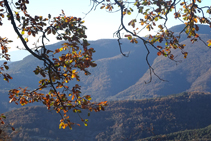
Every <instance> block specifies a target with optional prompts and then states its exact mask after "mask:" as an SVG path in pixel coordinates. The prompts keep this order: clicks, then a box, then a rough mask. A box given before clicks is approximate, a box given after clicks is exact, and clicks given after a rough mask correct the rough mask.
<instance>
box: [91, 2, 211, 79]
mask: <svg viewBox="0 0 211 141" xmlns="http://www.w3.org/2000/svg"><path fill="white" fill-rule="evenodd" d="M92 2H93V7H92V9H91V10H93V9H96V8H97V7H98V6H99V5H100V9H106V11H107V12H119V11H120V17H121V21H120V26H119V29H118V30H117V31H116V32H115V33H114V34H115V35H116V36H117V37H118V43H119V47H120V52H121V53H122V54H123V55H124V56H127V55H126V54H124V53H123V52H122V49H121V39H122V36H121V33H122V32H124V31H125V32H126V33H127V34H126V35H124V37H127V38H128V40H130V42H131V43H136V44H138V40H141V41H142V42H143V44H144V47H145V48H146V50H147V52H148V53H147V54H146V62H147V64H148V66H149V70H150V80H149V82H151V81H152V74H154V75H155V76H157V77H158V78H159V79H160V80H163V79H162V78H160V77H159V76H158V75H157V74H156V73H155V71H154V69H153V68H152V67H151V64H150V63H149V61H148V56H149V54H150V50H149V48H150V47H152V48H154V49H155V50H157V51H158V52H157V55H158V56H160V55H161V56H165V57H168V58H169V59H171V60H172V61H175V62H178V60H176V59H175V56H174V54H173V53H172V52H173V50H175V49H180V50H181V53H182V54H183V55H184V58H187V55H188V52H185V51H184V48H185V46H186V45H185V44H181V43H180V42H179V40H180V38H181V35H182V34H183V33H185V34H186V37H187V38H190V41H191V42H192V43H194V42H196V41H198V40H200V41H201V42H202V43H203V44H205V45H206V46H208V47H210V46H211V39H210V40H208V41H207V43H206V41H203V40H202V39H201V38H200V36H199V34H197V31H199V30H200V29H199V26H198V25H197V24H199V23H200V24H206V25H209V26H210V27H211V21H210V17H209V16H210V14H211V6H209V5H208V3H206V2H205V1H202V0H182V1H181V0H92ZM132 14H135V18H130V21H129V22H128V23H125V19H126V18H127V17H128V16H131V17H132ZM171 17H174V19H175V20H179V21H180V22H181V23H182V24H184V28H183V29H182V30H181V31H178V32H179V34H174V32H172V31H170V29H169V28H168V27H167V23H168V22H169V19H170V18H171ZM170 20H173V18H172V19H170ZM126 24H127V25H128V26H126ZM145 28H146V29H148V31H152V30H157V33H156V34H155V35H149V36H148V39H145V38H143V37H142V36H141V33H142V30H143V29H145ZM163 42H164V43H165V46H159V45H155V43H163ZM163 81H165V80H163ZM149 82H148V83H149Z"/></svg>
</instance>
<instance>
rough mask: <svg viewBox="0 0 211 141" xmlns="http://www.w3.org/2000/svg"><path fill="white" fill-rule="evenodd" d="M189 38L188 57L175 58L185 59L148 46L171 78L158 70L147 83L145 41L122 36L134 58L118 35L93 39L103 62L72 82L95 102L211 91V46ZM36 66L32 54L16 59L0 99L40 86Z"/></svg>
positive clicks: (204, 33) (155, 64)
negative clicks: (14, 91)
mask: <svg viewBox="0 0 211 141" xmlns="http://www.w3.org/2000/svg"><path fill="white" fill-rule="evenodd" d="M183 28H184V26H183V25H178V26H175V27H172V28H171V29H172V30H173V31H175V32H178V31H180V30H181V29H183ZM199 28H200V29H202V30H201V31H200V32H199V35H200V36H201V38H202V39H203V40H204V41H207V39H211V35H210V34H208V33H210V28H209V27H208V26H202V25H199ZM189 40H190V39H187V38H186V37H185V35H184V34H183V35H182V38H181V39H180V41H181V43H185V44H186V47H185V49H184V51H187V52H188V56H187V58H186V59H184V58H183V55H182V54H181V52H180V50H175V51H174V52H173V53H174V55H175V56H177V57H176V60H178V61H180V60H182V62H181V63H179V62H178V63H175V62H174V61H171V60H170V59H168V58H165V57H163V56H157V51H155V50H154V49H153V48H149V49H150V52H151V53H150V55H149V61H150V63H151V64H152V67H153V68H154V69H155V73H156V74H157V75H158V76H160V78H162V79H164V80H167V81H168V82H166V81H161V80H159V79H158V78H157V77H156V76H155V75H153V80H152V82H151V83H149V84H145V82H147V81H149V80H150V78H149V77H150V74H149V71H148V65H147V63H146V60H145V59H146V54H147V51H146V49H145V47H144V45H143V43H142V42H141V41H139V43H138V44H132V43H129V41H128V40H127V39H122V40H121V42H122V50H123V52H124V53H125V54H129V57H124V56H123V55H121V53H120V49H119V46H118V42H117V41H116V39H101V40H97V41H90V44H91V45H90V47H93V48H95V50H96V53H94V56H93V59H94V60H96V63H97V65H98V66H97V67H95V68H90V69H89V71H90V72H91V75H90V76H85V75H83V74H80V76H81V77H80V78H81V81H80V82H76V81H72V83H70V86H72V85H73V84H75V83H79V84H80V85H81V86H82V94H87V95H91V96H92V99H93V100H94V101H101V100H109V101H113V100H129V99H144V98H153V97H159V96H165V95H169V94H175V93H180V92H185V91H189V92H192V91H204V92H211V89H210V87H209V86H210V84H211V83H210V80H211V79H210V77H211V76H210V74H211V72H210V71H211V69H210V68H211V67H210V60H211V57H210V53H211V52H210V49H209V48H208V47H206V46H205V45H204V44H203V42H201V41H198V42H195V43H194V44H192V43H191V42H190V41H189ZM61 44H62V42H59V43H56V44H53V45H49V46H47V48H48V49H51V50H55V49H56V48H58V47H60V46H61ZM161 45H162V44H161ZM37 66H43V62H42V61H39V60H38V59H36V58H34V57H33V56H32V55H29V56H27V57H25V58H24V59H23V60H21V61H16V62H13V63H11V64H10V69H9V71H8V73H9V74H10V75H11V76H12V77H13V80H11V81H10V82H9V83H7V82H4V81H3V80H0V83H1V85H0V93H1V95H0V98H1V99H2V100H1V99H0V103H2V102H5V99H8V98H7V97H8V95H7V92H8V90H9V89H12V88H18V87H26V86H27V87H28V88H29V89H34V88H37V86H38V85H39V84H38V81H39V80H40V77H39V76H36V75H34V73H33V71H34V70H35V68H36V67H37ZM3 100H4V101H3ZM2 106H3V105H2ZM4 107H7V108H6V109H7V110H8V109H11V108H12V107H10V105H9V104H8V103H5V104H4Z"/></svg>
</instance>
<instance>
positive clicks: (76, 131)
mask: <svg viewBox="0 0 211 141" xmlns="http://www.w3.org/2000/svg"><path fill="white" fill-rule="evenodd" d="M210 101H211V94H209V93H181V94H178V95H171V96H168V97H160V98H154V99H145V100H128V101H115V102H109V105H108V107H106V109H105V111H103V112H99V113H95V112H93V113H91V116H90V117H87V113H86V112H85V111H84V112H85V113H84V114H82V117H83V118H88V119H89V122H88V126H87V127H85V126H83V123H82V122H81V121H80V118H79V117H78V116H77V114H74V113H70V115H69V116H70V119H71V121H74V122H76V123H80V124H82V125H81V127H78V126H74V128H73V130H69V129H65V130H63V129H59V128H58V127H59V126H58V125H59V120H60V116H59V114H56V113H55V111H48V110H47V109H46V107H25V108H20V109H16V110H13V111H11V112H7V113H6V116H7V122H10V123H11V124H12V125H13V126H14V127H15V128H16V129H17V130H18V131H19V133H18V134H16V135H14V140H17V141H19V140H23V139H25V140H28V141H30V140H34V141H36V140H41V139H43V140H56V139H58V140H64V141H66V140H67V141H71V140H77V141H80V140H81V141H86V140H87V141H90V140H93V141H94V140H101V141H106V140H107V141H108V140H113V141H119V140H127V139H128V140H138V139H142V138H146V137H150V136H153V134H154V135H155V136H156V135H162V134H169V133H172V132H178V131H184V130H187V129H188V130H190V129H199V128H204V127H207V126H208V125H210V124H211V119H210V116H211V110H210V109H211V103H210ZM82 113H83V112H82ZM152 127H153V128H152ZM150 130H151V131H150Z"/></svg>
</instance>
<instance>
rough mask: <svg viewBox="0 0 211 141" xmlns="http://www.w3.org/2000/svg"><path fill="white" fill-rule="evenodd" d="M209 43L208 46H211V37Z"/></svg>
mask: <svg viewBox="0 0 211 141" xmlns="http://www.w3.org/2000/svg"><path fill="white" fill-rule="evenodd" d="M207 43H208V46H209V47H210V46H211V39H209V40H208V41H207Z"/></svg>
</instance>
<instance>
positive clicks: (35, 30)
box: [0, 0, 107, 129]
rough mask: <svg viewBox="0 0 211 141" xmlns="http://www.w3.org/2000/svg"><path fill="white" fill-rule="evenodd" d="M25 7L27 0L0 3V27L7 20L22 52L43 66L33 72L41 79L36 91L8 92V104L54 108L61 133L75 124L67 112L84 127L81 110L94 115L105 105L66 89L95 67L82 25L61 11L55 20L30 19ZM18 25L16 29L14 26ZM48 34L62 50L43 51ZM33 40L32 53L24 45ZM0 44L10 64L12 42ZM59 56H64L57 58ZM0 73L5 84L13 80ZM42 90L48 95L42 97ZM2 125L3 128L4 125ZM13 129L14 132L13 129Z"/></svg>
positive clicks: (74, 89)
mask: <svg viewBox="0 0 211 141" xmlns="http://www.w3.org/2000/svg"><path fill="white" fill-rule="evenodd" d="M27 4H29V0H18V1H17V2H13V1H11V2H9V1H8V0H2V1H0V6H1V7H2V8H1V9H0V16H1V17H0V25H1V26H3V25H4V23H3V22H2V18H7V20H9V21H10V22H11V25H12V26H13V28H14V30H15V32H16V34H17V36H18V37H19V39H20V40H21V42H22V44H23V46H24V47H25V49H26V50H27V51H28V52H30V53H31V54H32V55H33V56H34V57H35V58H37V59H38V60H40V61H42V62H43V66H37V68H35V70H34V73H35V75H40V76H41V78H42V79H41V80H40V81H39V86H38V88H37V89H34V90H29V89H28V88H27V87H26V88H21V87H19V88H16V89H11V90H10V91H9V98H10V103H11V102H14V103H16V104H18V103H20V104H21V105H22V106H24V105H26V104H28V103H33V102H41V103H43V104H44V105H46V107H47V109H51V108H53V109H54V110H55V111H56V112H57V113H59V114H60V115H61V120H60V125H59V128H63V129H65V128H66V127H69V128H70V129H72V125H73V124H75V123H74V122H71V121H70V119H69V116H67V112H68V111H69V110H72V111H73V112H74V113H77V114H78V115H79V117H80V119H81V121H82V122H83V123H84V125H85V126H87V122H88V120H87V119H83V118H82V117H81V116H80V113H81V109H87V110H89V111H90V112H91V111H95V112H97V111H100V110H104V106H106V103H107V102H106V101H103V102H100V103H96V102H91V101H90V100H91V96H90V95H85V96H81V94H80V93H81V92H80V89H81V88H80V86H79V85H78V84H75V86H73V87H70V86H69V85H68V84H69V82H70V81H72V80H73V79H76V80H77V81H80V76H79V75H78V72H79V71H82V72H84V74H85V75H90V74H91V73H90V72H89V71H88V70H87V68H89V67H95V66H96V64H95V62H94V61H92V54H93V53H94V52H95V51H94V49H93V48H89V47H88V46H89V43H88V41H87V40H86V38H87V36H86V34H85V30H86V27H85V26H84V21H82V20H81V18H77V17H72V16H66V15H65V13H64V11H63V10H62V14H60V15H59V16H58V17H51V15H50V14H49V15H48V17H47V18H44V17H43V16H34V17H32V16H31V15H30V13H28V12H27ZM17 24H19V25H18V26H17ZM49 34H52V35H54V36H55V37H56V39H57V40H64V41H65V42H64V43H63V44H62V47H60V48H57V49H56V50H48V49H46V46H45V42H46V40H48V38H47V36H48V35H49ZM36 36H40V38H41V46H38V45H37V44H35V47H34V49H32V48H31V47H29V46H28V45H27V42H28V41H29V40H30V37H36ZM0 40H1V41H0V43H1V49H2V54H1V57H2V58H6V59H7V60H9V59H10V58H9V54H7V52H8V47H7V44H8V43H9V42H12V41H10V40H8V39H7V38H0ZM37 42H39V40H38V41H37ZM60 52H61V53H63V54H62V55H61V56H59V57H56V56H58V55H57V54H58V53H60ZM0 69H1V70H2V71H3V70H4V69H6V70H8V69H9V67H8V66H7V63H6V62H5V63H4V64H3V67H1V68H0ZM0 73H1V75H3V77H4V80H6V81H7V82H9V79H12V77H11V76H10V75H8V74H7V73H3V72H0ZM44 89H46V90H48V92H47V93H44V91H43V90H44ZM2 116H3V115H2ZM1 123H2V124H4V122H3V121H2V122H1ZM78 125H79V124H78ZM79 126H80V125H79ZM12 129H14V128H13V127H12Z"/></svg>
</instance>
